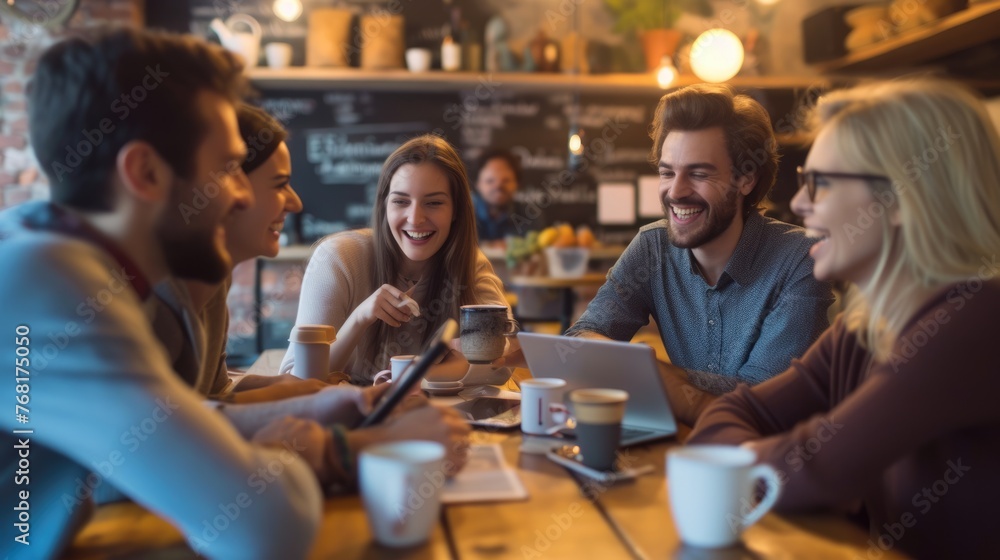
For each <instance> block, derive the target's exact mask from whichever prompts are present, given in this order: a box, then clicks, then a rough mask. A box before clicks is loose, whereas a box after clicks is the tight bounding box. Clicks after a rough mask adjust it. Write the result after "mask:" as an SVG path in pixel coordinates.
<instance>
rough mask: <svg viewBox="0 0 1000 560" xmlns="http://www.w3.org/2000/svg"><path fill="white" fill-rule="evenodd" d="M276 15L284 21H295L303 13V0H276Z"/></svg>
mask: <svg viewBox="0 0 1000 560" xmlns="http://www.w3.org/2000/svg"><path fill="white" fill-rule="evenodd" d="M271 9H272V10H274V15H276V16H278V19H281V20H284V21H295V20H297V19H299V16H301V15H302V2H301V0H274V6H272V8H271Z"/></svg>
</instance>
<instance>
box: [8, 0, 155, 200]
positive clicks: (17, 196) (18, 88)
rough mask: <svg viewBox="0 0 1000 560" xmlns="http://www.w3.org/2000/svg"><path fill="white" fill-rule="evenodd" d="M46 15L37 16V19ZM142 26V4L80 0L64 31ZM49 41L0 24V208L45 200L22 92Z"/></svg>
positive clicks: (27, 29)
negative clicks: (99, 26) (110, 24)
mask: <svg viewBox="0 0 1000 560" xmlns="http://www.w3.org/2000/svg"><path fill="white" fill-rule="evenodd" d="M39 4H40V5H42V6H45V5H46V3H45V2H39ZM44 16H45V14H44V12H42V13H39V14H38V15H37V16H36V17H35V20H36V21H40V20H43V19H44ZM143 21H144V17H143V0H81V2H80V8H79V10H78V11H77V12H76V14H75V15H74V16H73V18H72V19H71V20H70V22H69V23H68V25H67V27H69V28H78V27H81V26H85V25H90V24H94V23H107V22H114V23H123V24H128V25H136V26H141V25H143ZM52 41H53V32H50V31H49V30H47V29H45V28H44V27H41V26H37V25H31V24H25V23H21V22H17V21H8V20H4V19H0V208H6V207H8V206H13V205H15V204H20V203H22V202H25V201H28V200H35V199H44V198H48V195H49V189H48V182H47V181H46V179H45V174H44V173H42V172H41V170H40V169H39V167H38V162H37V161H35V157H34V154H32V152H31V148H30V146H29V141H28V115H27V110H26V104H25V96H24V92H25V88H26V87H27V85H28V81H29V80H30V79H31V74H32V72H34V64H35V63H34V61H35V59H36V58H37V57H38V56H39V55H40V54H41V53H42V51H44V50H45V48H46V47H47V46H48V45H50V44H51V43H52Z"/></svg>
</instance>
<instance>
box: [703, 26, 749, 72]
mask: <svg viewBox="0 0 1000 560" xmlns="http://www.w3.org/2000/svg"><path fill="white" fill-rule="evenodd" d="M743 56H744V52H743V43H741V42H740V38H739V37H737V36H736V34H735V33H733V32H732V31H729V30H728V29H718V28H717V29H709V30H708V31H706V32H704V33H702V34H701V35H699V36H698V38H697V39H695V40H694V43H693V44H692V45H691V70H692V71H693V72H694V74H695V75H696V76H698V78H700V79H702V80H704V81H706V82H711V83H715V84H717V83H721V82H725V81H726V80H728V79H730V78H732V77H733V76H735V75H736V74H737V73H739V71H740V68H742V67H743Z"/></svg>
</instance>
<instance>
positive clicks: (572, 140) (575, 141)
mask: <svg viewBox="0 0 1000 560" xmlns="http://www.w3.org/2000/svg"><path fill="white" fill-rule="evenodd" d="M569 153H571V154H573V155H574V156H578V155H581V154H583V138H582V136H581V135H580V133H579V132H574V133H573V134H571V135H570V137H569Z"/></svg>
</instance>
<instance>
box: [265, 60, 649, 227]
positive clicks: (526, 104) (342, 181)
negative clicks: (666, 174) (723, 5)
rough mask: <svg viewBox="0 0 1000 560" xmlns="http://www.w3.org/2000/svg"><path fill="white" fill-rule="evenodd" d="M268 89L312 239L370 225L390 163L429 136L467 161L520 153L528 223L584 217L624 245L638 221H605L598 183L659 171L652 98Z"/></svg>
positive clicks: (485, 84) (522, 211) (485, 86)
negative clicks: (577, 146)
mask: <svg viewBox="0 0 1000 560" xmlns="http://www.w3.org/2000/svg"><path fill="white" fill-rule="evenodd" d="M263 94H264V95H263V97H262V99H260V104H261V105H262V106H263V107H264V108H265V109H266V110H268V111H270V112H271V113H272V114H274V115H275V116H276V117H278V118H279V119H280V120H281V121H282V122H283V123H285V125H286V126H287V127H288V129H289V131H290V133H291V135H290V138H289V148H290V150H291V153H292V169H293V171H292V178H293V185H294V186H295V188H296V190H297V191H298V192H299V193H300V195H301V196H302V199H303V203H304V205H305V211H304V212H303V214H302V216H300V224H299V225H300V233H301V235H302V238H303V241H305V242H308V241H311V240H314V239H318V238H319V237H322V236H323V235H326V234H329V233H333V232H336V231H341V230H344V229H348V228H355V227H362V226H365V225H367V224H368V220H369V217H370V215H371V208H372V205H373V203H374V200H373V198H374V194H375V187H376V184H377V181H378V175H379V172H380V169H381V165H382V163H383V162H384V161H385V159H386V157H387V156H388V155H389V154H390V153H391V152H392V151H393V150H395V149H396V148H397V147H398V146H399V145H400V144H402V143H403V142H405V141H406V140H407V139H409V138H412V137H414V136H418V135H420V134H424V133H434V134H439V135H441V136H442V137H444V138H445V139H446V140H448V141H449V142H451V143H452V144H453V145H454V146H456V147H457V148H458V149H459V150H460V152H461V153H462V156H463V158H464V159H465V160H466V163H467V164H468V165H470V166H471V165H472V164H473V162H474V161H475V159H476V158H477V157H478V156H479V154H480V153H481V152H482V151H483V150H484V149H487V148H490V147H505V148H508V149H510V150H511V151H512V152H514V153H515V154H516V155H518V156H519V157H520V158H521V161H522V165H523V168H524V177H523V184H522V185H521V189H520V191H519V192H518V195H517V204H518V208H517V212H518V214H519V215H520V216H521V217H522V218H523V228H524V229H525V230H529V229H541V228H542V227H545V226H546V225H549V224H551V223H553V222H556V221H567V222H570V223H572V224H574V225H580V224H583V223H587V224H589V225H591V226H592V227H594V228H595V229H596V230H598V231H599V233H600V234H602V236H603V237H604V238H605V240H608V241H616V240H617V241H621V240H625V241H627V240H628V239H629V238H630V237H631V235H632V234H633V233H634V231H635V228H636V227H637V225H638V223H637V222H635V221H633V222H632V223H624V224H617V225H614V226H609V225H603V224H599V223H597V215H598V212H597V204H598V196H597V185H598V183H606V182H614V183H628V184H633V185H634V184H635V183H636V181H637V178H638V177H639V176H640V175H651V174H653V173H654V171H653V168H652V166H651V165H650V164H649V163H648V162H647V156H648V152H649V148H650V143H651V141H650V139H649V136H648V132H647V129H648V125H649V121H650V119H651V118H652V112H653V109H654V108H655V104H656V101H657V97H656V95H655V94H653V95H632V96H627V95H621V94H614V95H609V96H600V95H593V94H585V95H582V96H580V97H579V99H578V103H577V99H576V98H575V97H574V95H573V94H572V93H570V92H561V93H541V92H517V91H513V92H512V91H504V90H503V84H502V83H499V82H492V83H491V82H490V81H489V78H487V77H484V78H483V79H482V80H481V83H480V84H479V85H478V86H477V87H475V88H471V89H469V90H467V91H458V92H402V91H391V92H390V91H362V90H339V91H322V90H309V91H284V90H276V89H268V90H265V91H264V92H263ZM573 123H575V124H576V126H577V127H578V128H579V129H581V130H582V132H583V143H582V147H583V153H582V154H580V155H579V156H573V158H572V159H571V155H570V151H569V145H568V138H569V134H568V131H569V130H570V127H571V126H572V124H573ZM571 164H572V165H571ZM571 170H576V171H579V172H574V173H570V172H569V171H571ZM470 172H471V171H470ZM471 180H472V178H470V181H471ZM645 221H647V222H648V221H651V220H650V219H647V220H645ZM609 236H610V237H611V238H613V239H609Z"/></svg>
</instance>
